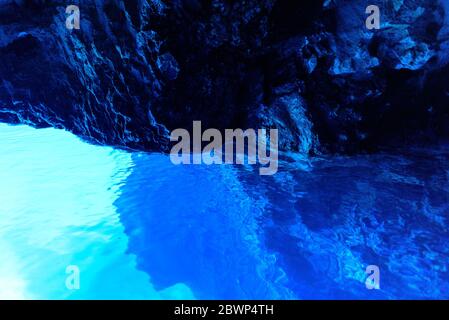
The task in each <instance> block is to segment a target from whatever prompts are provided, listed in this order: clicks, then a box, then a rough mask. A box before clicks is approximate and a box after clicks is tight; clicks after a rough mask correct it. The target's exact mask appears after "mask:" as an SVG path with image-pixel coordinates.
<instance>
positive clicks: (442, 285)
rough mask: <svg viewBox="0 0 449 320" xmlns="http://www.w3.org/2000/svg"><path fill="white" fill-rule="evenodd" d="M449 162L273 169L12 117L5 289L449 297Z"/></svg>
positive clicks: (7, 133) (353, 160)
mask: <svg viewBox="0 0 449 320" xmlns="http://www.w3.org/2000/svg"><path fill="white" fill-rule="evenodd" d="M448 160H449V152H447V151H444V150H439V151H436V150H414V151H413V152H410V153H409V154H404V155H402V156H398V155H388V154H383V155H380V154H379V155H373V156H358V157H350V158H348V157H333V158H329V159H316V160H313V161H311V165H309V164H308V163H307V161H305V160H304V159H299V158H298V159H296V161H291V160H289V161H283V162H282V163H281V165H280V170H279V173H278V174H276V175H275V176H272V177H266V176H265V177H261V176H259V175H258V174H257V172H258V171H257V170H255V169H254V168H251V167H232V166H173V165H172V164H171V163H170V161H169V159H168V157H167V156H163V155H159V154H143V153H135V154H130V153H126V152H123V151H119V150H113V149H112V148H108V147H99V146H92V145H89V144H86V143H84V142H81V141H80V140H79V139H77V138H76V137H74V136H72V135H71V134H69V133H67V132H64V131H59V130H54V129H44V130H35V129H32V128H29V127H26V126H17V127H11V126H7V125H0V168H1V170H0V255H1V256H0V298H30V299H32V298H44V299H65V298H78V299H89V298H93V299H100V298H101V299H107V298H136V299H159V298H175V299H176V298H203V299H212V298H221V299H248V298H254V299H272V298H281V299H283V298H284V299H290V298H318V299H326V298H337V299H347V298H350V299H357V298H364V299H376V298H402V299H407V298H449V281H448V280H449V258H448V257H449V249H448V248H449V247H448V246H447V243H448V241H449V231H448V227H447V226H448V225H449V222H448V219H449V193H448V192H449V183H448V181H449V174H448V163H449V162H448ZM369 264H376V265H379V267H380V269H381V290H372V291H369V290H366V289H365V285H364V282H365V278H366V275H365V274H364V270H365V267H366V266H367V265H369ZM68 265H78V266H79V268H80V270H81V289H80V290H78V291H70V290H68V289H67V288H66V287H65V280H66V276H67V275H66V274H65V268H66V267H67V266H68Z"/></svg>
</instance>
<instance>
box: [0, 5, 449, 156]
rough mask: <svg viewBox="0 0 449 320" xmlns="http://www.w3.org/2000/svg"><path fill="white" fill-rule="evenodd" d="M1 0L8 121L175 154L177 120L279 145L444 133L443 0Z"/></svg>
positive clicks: (421, 139) (3, 111) (385, 140)
mask: <svg viewBox="0 0 449 320" xmlns="http://www.w3.org/2000/svg"><path fill="white" fill-rule="evenodd" d="M73 4H78V5H79V6H80V10H81V29H80V30H71V31H70V30H67V29H66V28H65V18H66V14H65V6H66V5H67V3H66V1H56V0H54V1H36V0H34V1H33V0H21V1H18V0H17V1H13V0H8V1H2V2H0V78H1V82H0V120H1V121H4V122H8V123H26V124H29V125H33V126H36V127H47V126H53V127H57V128H65V129H67V130H69V131H72V132H73V133H75V134H77V135H79V136H81V137H83V138H84V139H87V140H88V141H91V142H94V143H99V144H109V145H115V146H119V147H125V148H132V149H140V150H158V151H167V150H168V146H169V141H168V135H169V130H171V129H174V128H178V127H183V128H191V122H192V121H193V120H201V121H202V122H203V126H204V127H215V128H219V129H224V128H237V127H241V128H247V127H253V128H258V127H261V126H269V127H277V128H278V129H280V143H281V147H282V149H284V150H294V151H300V152H303V153H316V152H361V151H367V150H368V151H370V150H376V149H378V148H380V147H384V146H389V145H397V144H412V143H413V144H416V143H429V142H438V141H439V140H441V139H446V138H448V136H449V129H448V128H449V126H448V124H449V122H448V121H449V114H448V111H447V110H448V109H447V105H448V103H449V82H448V81H446V78H447V77H448V75H449V67H448V62H449V54H448V52H449V51H448V50H449V18H448V16H449V6H448V5H447V1H434V0H395V1H383V2H382V1H380V3H379V6H380V9H381V22H382V27H381V29H380V30H367V29H366V28H365V19H366V17H367V15H366V14H365V9H366V6H367V3H366V1H362V0H352V1H341V0H325V1H324V0H321V1H318V0H305V1H287V0H258V1H256V0H247V1H239V2H238V1H225V0H189V1H187V0H186V1H181V0H173V1H166V2H162V1H159V0H126V1H122V0H104V1H101V0H96V1H89V2H87V1H86V2H85V1H73Z"/></svg>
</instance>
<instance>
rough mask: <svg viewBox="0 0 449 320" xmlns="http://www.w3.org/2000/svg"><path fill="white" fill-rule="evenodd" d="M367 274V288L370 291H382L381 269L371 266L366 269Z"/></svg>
mask: <svg viewBox="0 0 449 320" xmlns="http://www.w3.org/2000/svg"><path fill="white" fill-rule="evenodd" d="M365 273H366V274H368V275H369V276H368V278H367V279H366V281H365V286H366V288H367V289H368V290H372V289H376V290H379V289H380V268H379V267H378V266H376V265H369V266H367V267H366V270H365Z"/></svg>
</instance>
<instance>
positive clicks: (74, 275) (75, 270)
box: [65, 265, 80, 290]
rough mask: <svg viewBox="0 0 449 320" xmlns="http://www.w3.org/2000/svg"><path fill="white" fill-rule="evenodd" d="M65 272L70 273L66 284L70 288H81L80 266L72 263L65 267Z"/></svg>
mask: <svg viewBox="0 0 449 320" xmlns="http://www.w3.org/2000/svg"><path fill="white" fill-rule="evenodd" d="M65 273H66V274H67V275H68V276H67V278H66V279H65V286H66V288H67V289H69V290H79V289H80V269H79V267H78V266H75V265H70V266H67V268H66V269H65Z"/></svg>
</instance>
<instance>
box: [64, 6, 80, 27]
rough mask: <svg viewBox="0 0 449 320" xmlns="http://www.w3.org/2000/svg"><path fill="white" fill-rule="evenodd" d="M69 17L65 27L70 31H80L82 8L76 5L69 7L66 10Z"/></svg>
mask: <svg viewBox="0 0 449 320" xmlns="http://www.w3.org/2000/svg"><path fill="white" fill-rule="evenodd" d="M65 13H66V14H68V17H67V18H66V20H65V27H66V28H67V29H69V30H73V29H76V30H79V29H80V8H79V7H78V6H75V5H69V6H67V7H66V9H65Z"/></svg>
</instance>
